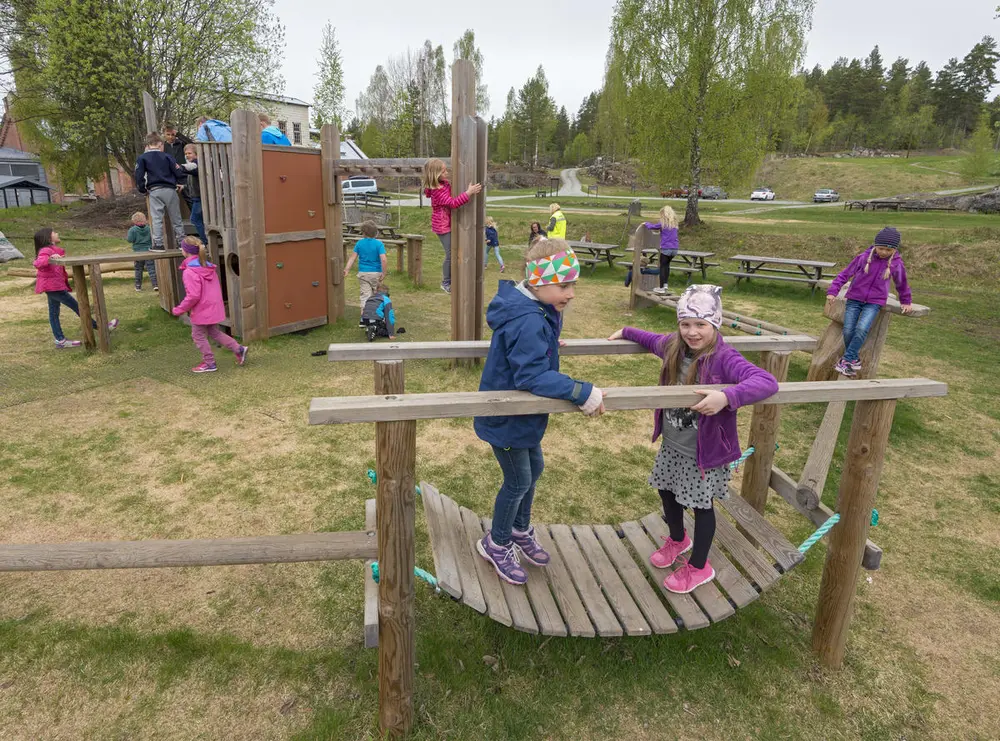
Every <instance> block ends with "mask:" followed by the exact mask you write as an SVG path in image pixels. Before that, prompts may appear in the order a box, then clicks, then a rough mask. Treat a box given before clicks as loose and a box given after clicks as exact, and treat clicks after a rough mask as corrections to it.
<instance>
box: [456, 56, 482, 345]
mask: <svg viewBox="0 0 1000 741" xmlns="http://www.w3.org/2000/svg"><path fill="white" fill-rule="evenodd" d="M475 115H476V68H475V66H474V65H473V63H472V62H470V61H469V60H467V59H456V60H455V63H454V64H453V65H452V68H451V185H452V195H453V196H457V195H458V194H459V193H463V192H464V191H465V189H466V188H467V187H468V186H469V184H470V183H472V182H474V181H475V178H476V137H477V130H476V121H475V119H474V118H473V116H475ZM475 231H476V209H475V206H474V205H473V204H468V205H466V206H463V207H462V208H459V209H457V210H455V211H454V212H453V213H452V216H451V338H452V340H472V339H475V337H474V333H473V331H472V321H471V316H472V312H473V311H474V310H475V285H474V284H475V279H476V273H475V265H474V262H475V244H476V242H475ZM470 251H471V254H470ZM459 364H462V363H461V362H459Z"/></svg>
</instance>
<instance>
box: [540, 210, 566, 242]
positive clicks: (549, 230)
mask: <svg viewBox="0 0 1000 741" xmlns="http://www.w3.org/2000/svg"><path fill="white" fill-rule="evenodd" d="M549 213H550V214H552V217H551V218H550V219H549V225H548V226H547V227H546V228H545V233H546V234H547V235H548V237H549V239H566V217H565V216H563V212H562V211H561V210H560V209H559V204H558V203H553V204H552V205H551V206H549Z"/></svg>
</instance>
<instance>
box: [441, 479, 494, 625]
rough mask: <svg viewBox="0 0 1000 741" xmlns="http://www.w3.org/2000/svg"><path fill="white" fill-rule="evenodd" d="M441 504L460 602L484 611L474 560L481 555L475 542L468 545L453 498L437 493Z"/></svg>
mask: <svg viewBox="0 0 1000 741" xmlns="http://www.w3.org/2000/svg"><path fill="white" fill-rule="evenodd" d="M438 497H439V499H438V501H439V502H440V504H441V514H442V515H443V516H444V520H443V522H444V529H443V535H444V536H445V539H446V540H448V541H450V542H451V552H452V553H454V554H455V565H456V566H457V567H458V575H459V577H460V578H461V580H462V604H465V605H468V606H469V607H471V608H472V609H473V610H475V611H476V612H481V613H485V612H486V597H484V596H483V587H482V585H481V584H480V583H479V574H478V572H477V570H476V561H478V560H481V556H480V555H479V554H478V553H477V552H476V548H475V543H473V544H472V547H471V548H470V547H469V539H468V538H467V537H466V535H465V523H463V522H462V513H461V512H459V509H458V505H457V504H456V503H455V500H454V499H452V498H450V497H446V496H445V495H444V494H441V493H438Z"/></svg>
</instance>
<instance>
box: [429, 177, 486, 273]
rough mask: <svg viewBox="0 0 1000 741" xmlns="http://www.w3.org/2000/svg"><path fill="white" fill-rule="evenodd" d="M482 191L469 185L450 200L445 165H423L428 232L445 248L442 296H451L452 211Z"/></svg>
mask: <svg viewBox="0 0 1000 741" xmlns="http://www.w3.org/2000/svg"><path fill="white" fill-rule="evenodd" d="M482 189H483V186H482V185H481V184H480V183H471V184H470V185H469V187H468V188H467V189H466V191H465V192H464V193H459V194H458V195H457V196H454V197H452V195H451V183H449V182H448V168H447V167H445V164H444V162H442V161H441V160H439V159H431V160H427V162H426V163H425V164H424V195H425V196H427V197H428V198H430V199H431V231H432V232H434V233H435V234H437V236H438V239H440V240H441V246H442V247H444V264H443V265H442V266H441V290H442V291H444V292H445V293H451V210H452V209H453V208H461V207H462V206H464V205H465V204H466V203H468V202H469V198H470V197H471V196H474V195H476V194H477V193H479V192H480V191H482Z"/></svg>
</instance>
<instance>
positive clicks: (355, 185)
mask: <svg viewBox="0 0 1000 741" xmlns="http://www.w3.org/2000/svg"><path fill="white" fill-rule="evenodd" d="M341 188H342V189H343V191H344V195H345V196H349V195H358V194H362V193H371V194H372V195H378V184H377V183H376V182H375V181H374V180H373V179H372V178H367V177H353V178H348V179H347V180H344V181H343V183H342V184H341Z"/></svg>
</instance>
